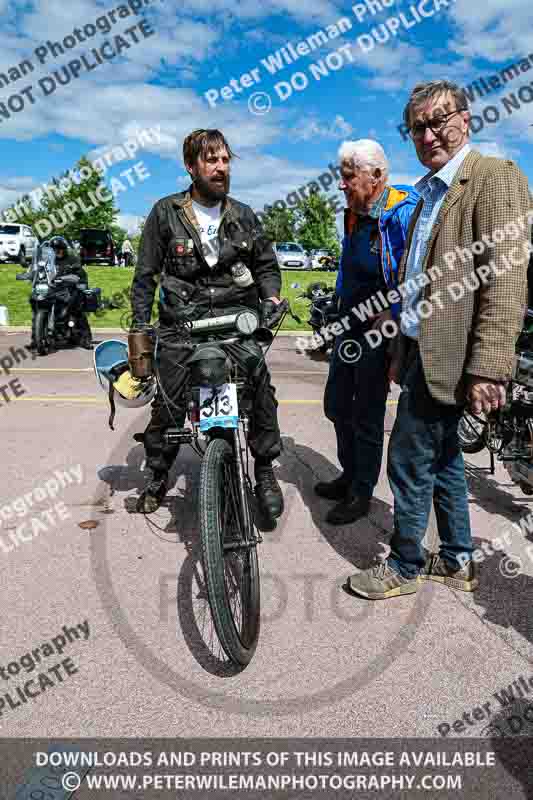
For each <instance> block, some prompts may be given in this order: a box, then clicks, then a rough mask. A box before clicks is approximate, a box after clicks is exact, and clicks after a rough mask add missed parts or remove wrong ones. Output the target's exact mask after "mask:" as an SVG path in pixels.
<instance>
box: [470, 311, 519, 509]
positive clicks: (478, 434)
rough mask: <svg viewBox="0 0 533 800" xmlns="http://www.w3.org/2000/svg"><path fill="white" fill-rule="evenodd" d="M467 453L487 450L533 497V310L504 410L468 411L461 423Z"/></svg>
mask: <svg viewBox="0 0 533 800" xmlns="http://www.w3.org/2000/svg"><path fill="white" fill-rule="evenodd" d="M459 441H460V443H461V449H462V450H463V452H464V453H479V452H480V451H481V450H483V449H484V448H487V450H488V451H489V453H490V456H491V467H492V471H494V458H495V457H496V458H497V460H498V461H501V462H502V463H503V464H504V467H505V468H506V470H507V471H508V473H509V476H510V477H511V479H512V480H513V481H514V482H515V483H517V484H518V485H519V486H520V488H521V489H522V491H523V492H524V494H527V495H531V494H533V309H528V312H527V314H526V318H525V321H524V326H523V328H522V332H521V333H520V336H519V337H518V340H517V343H516V361H515V366H514V371H513V375H512V378H511V380H510V381H509V384H508V386H507V401H506V404H505V406H504V407H503V408H501V409H499V410H498V411H495V412H492V413H491V414H489V415H488V416H486V417H485V416H480V415H476V414H472V412H471V411H469V410H465V412H464V414H463V416H462V418H461V420H460V422H459Z"/></svg>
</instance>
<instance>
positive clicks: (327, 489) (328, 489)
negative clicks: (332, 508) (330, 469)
mask: <svg viewBox="0 0 533 800" xmlns="http://www.w3.org/2000/svg"><path fill="white" fill-rule="evenodd" d="M349 490H350V481H349V480H347V479H346V478H345V477H344V474H342V475H339V477H338V478H335V480H333V481H320V483H317V484H316V485H315V494H317V495H318V496H319V497H325V498H326V499H327V500H344V498H345V497H346V495H347V494H348V492H349Z"/></svg>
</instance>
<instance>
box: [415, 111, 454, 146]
mask: <svg viewBox="0 0 533 800" xmlns="http://www.w3.org/2000/svg"><path fill="white" fill-rule="evenodd" d="M460 111H468V109H467V108H456V109H455V111H450V113H449V114H439V116H438V117H433V119H428V121H427V122H417V123H416V124H415V125H413V126H412V127H411V128H409V135H410V136H411V138H412V139H422V137H423V136H424V134H425V132H426V128H429V129H430V130H431V131H433V133H434V134H435V136H438V134H439V133H440V132H441V131H442V130H443V129H444V128H445V126H446V124H447V123H448V120H449V119H450V117H453V115H454V114H459V112H460Z"/></svg>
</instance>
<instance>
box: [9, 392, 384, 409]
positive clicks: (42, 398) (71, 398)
mask: <svg viewBox="0 0 533 800" xmlns="http://www.w3.org/2000/svg"><path fill="white" fill-rule="evenodd" d="M12 402H16V403H19V402H25V403H49V402H56V403H95V404H97V405H106V404H107V402H108V401H107V400H104V399H100V398H99V397H96V396H94V397H86V396H80V397H78V396H76V395H59V394H50V395H29V396H26V395H25V396H24V397H19V398H16V399H14V400H13V401H12ZM278 402H279V405H281V406H290V405H304V406H318V405H322V403H323V400H279V401H278ZM397 403H398V401H397V400H387V405H388V406H395V405H397Z"/></svg>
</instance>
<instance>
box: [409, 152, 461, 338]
mask: <svg viewBox="0 0 533 800" xmlns="http://www.w3.org/2000/svg"><path fill="white" fill-rule="evenodd" d="M471 149H472V147H471V146H470V144H469V143H467V144H465V145H464V146H463V147H462V148H461V149H460V150H459V152H458V153H456V154H455V155H454V157H453V158H451V159H450V160H449V161H448V163H447V164H445V165H444V166H443V167H442V169H440V170H439V171H438V172H436V173H435V174H433V175H432V174H431V173H428V174H427V175H424V177H423V178H421V179H420V180H419V181H417V183H416V184H415V189H416V190H417V192H419V194H421V195H422V197H423V199H424V205H423V206H422V211H421V212H420V216H419V217H418V220H417V222H416V226H415V230H414V231H413V238H412V240H411V247H410V249H409V255H408V257H407V264H406V270H405V279H404V284H406V293H405V297H404V300H403V310H402V321H401V330H402V333H404V334H405V335H406V336H409V337H410V338H411V339H418V334H419V331H420V318H419V317H418V315H417V313H416V305H417V303H418V302H419V300H420V298H421V295H422V288H423V287H422V286H418V284H417V282H416V280H415V279H416V277H417V276H418V275H420V273H421V272H422V264H423V263H424V258H425V255H426V249H427V245H428V241H429V239H430V237H431V230H432V228H433V225H434V224H435V220H436V219H437V215H438V213H439V211H440V208H441V206H442V204H443V202H444V198H445V197H446V192H447V191H448V189H449V188H450V186H451V185H452V182H453V179H454V178H455V176H456V174H457V172H458V171H459V169H460V167H461V165H462V163H463V161H464V160H465V158H466V156H467V155H468V153H469V152H470V151H471ZM410 282H411V283H410ZM404 315H405V316H404Z"/></svg>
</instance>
